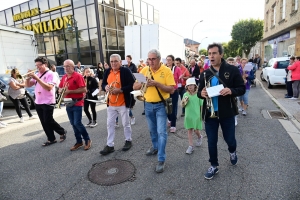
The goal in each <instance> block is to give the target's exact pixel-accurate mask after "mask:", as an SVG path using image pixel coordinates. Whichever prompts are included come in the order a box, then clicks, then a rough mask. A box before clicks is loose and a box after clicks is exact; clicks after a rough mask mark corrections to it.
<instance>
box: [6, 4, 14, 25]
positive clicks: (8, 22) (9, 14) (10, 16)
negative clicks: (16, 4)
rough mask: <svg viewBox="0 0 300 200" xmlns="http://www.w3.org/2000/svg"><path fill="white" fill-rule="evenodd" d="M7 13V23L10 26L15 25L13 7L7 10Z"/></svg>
mask: <svg viewBox="0 0 300 200" xmlns="http://www.w3.org/2000/svg"><path fill="white" fill-rule="evenodd" d="M5 15H6V21H7V25H8V26H13V25H14V21H13V16H12V12H11V8H9V9H7V10H5Z"/></svg>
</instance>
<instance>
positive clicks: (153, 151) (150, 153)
mask: <svg viewBox="0 0 300 200" xmlns="http://www.w3.org/2000/svg"><path fill="white" fill-rule="evenodd" d="M157 152H158V150H157V149H154V148H153V147H151V148H150V149H148V151H147V152H146V156H152V155H155V154H157Z"/></svg>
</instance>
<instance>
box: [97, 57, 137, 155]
mask: <svg viewBox="0 0 300 200" xmlns="http://www.w3.org/2000/svg"><path fill="white" fill-rule="evenodd" d="M110 65H111V67H110V68H109V69H107V70H106V71H105V72H104V77H103V82H102V89H103V90H105V91H106V92H109V95H108V99H107V133H108V136H107V145H106V146H105V147H104V149H103V150H102V151H100V154H102V155H107V154H109V153H112V152H114V138H115V119H116V117H117V116H118V115H119V114H120V115H121V118H122V124H123V127H124V136H125V145H124V147H123V148H122V150H123V151H127V150H129V149H130V148H131V146H132V139H131V134H132V131H131V125H130V119H129V115H128V112H129V108H130V107H131V106H132V105H131V104H132V102H133V100H132V99H131V94H130V92H131V91H132V87H133V83H134V82H135V78H134V76H133V74H132V73H131V71H130V70H129V69H128V68H127V67H122V60H121V56H120V55H119V54H112V55H111V56H110Z"/></svg>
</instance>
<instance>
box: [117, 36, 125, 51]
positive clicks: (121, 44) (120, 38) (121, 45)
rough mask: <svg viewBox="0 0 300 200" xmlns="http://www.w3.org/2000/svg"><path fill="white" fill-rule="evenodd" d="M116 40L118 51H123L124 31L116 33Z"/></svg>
mask: <svg viewBox="0 0 300 200" xmlns="http://www.w3.org/2000/svg"><path fill="white" fill-rule="evenodd" d="M118 40H119V49H120V50H124V49H125V36H124V31H119V32H118Z"/></svg>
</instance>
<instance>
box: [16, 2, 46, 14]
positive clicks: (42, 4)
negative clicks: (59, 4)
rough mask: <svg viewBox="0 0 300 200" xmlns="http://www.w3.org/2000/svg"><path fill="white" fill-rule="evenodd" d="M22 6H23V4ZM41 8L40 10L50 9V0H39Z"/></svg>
mask: <svg viewBox="0 0 300 200" xmlns="http://www.w3.org/2000/svg"><path fill="white" fill-rule="evenodd" d="M21 7H22V6H21ZM39 8H40V11H41V12H43V11H44V10H48V9H49V6H48V0H39ZM45 15H49V13H43V14H42V16H45Z"/></svg>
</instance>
